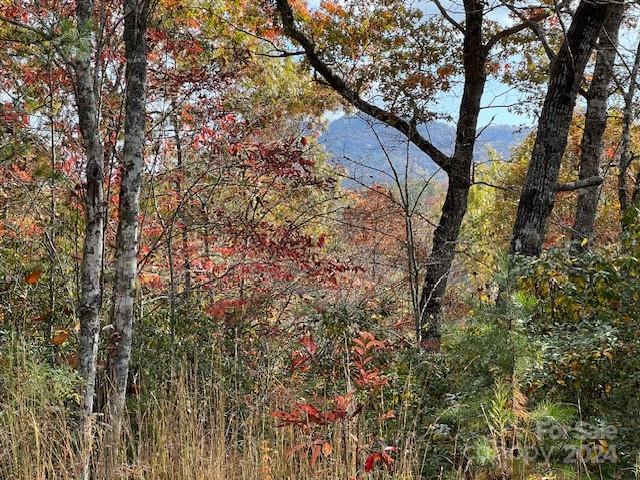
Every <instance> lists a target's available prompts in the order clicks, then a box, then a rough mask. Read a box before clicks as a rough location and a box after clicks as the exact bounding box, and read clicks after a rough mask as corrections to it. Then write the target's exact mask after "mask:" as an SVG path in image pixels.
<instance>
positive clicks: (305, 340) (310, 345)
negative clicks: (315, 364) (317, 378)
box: [300, 336, 318, 355]
mask: <svg viewBox="0 0 640 480" xmlns="http://www.w3.org/2000/svg"><path fill="white" fill-rule="evenodd" d="M300 343H301V344H302V345H303V346H304V348H306V349H307V351H308V352H309V353H310V354H311V355H313V354H314V353H316V351H317V350H318V344H317V343H316V342H314V341H313V338H311V336H306V337H302V338H301V339H300Z"/></svg>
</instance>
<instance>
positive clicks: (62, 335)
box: [51, 330, 70, 346]
mask: <svg viewBox="0 0 640 480" xmlns="http://www.w3.org/2000/svg"><path fill="white" fill-rule="evenodd" d="M69 335H70V333H69V331H68V330H58V331H57V332H56V334H55V335H54V336H53V338H52V339H51V344H52V345H56V346H59V345H62V344H63V343H64V342H66V341H67V340H68V339H69Z"/></svg>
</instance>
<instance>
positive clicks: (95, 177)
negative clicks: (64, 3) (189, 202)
mask: <svg viewBox="0 0 640 480" xmlns="http://www.w3.org/2000/svg"><path fill="white" fill-rule="evenodd" d="M93 7H94V3H93V0H79V1H78V2H77V5H76V22H77V29H78V36H79V39H80V45H79V48H78V55H77V57H76V58H75V59H73V60H72V66H73V70H74V73H75V94H76V105H77V109H78V122H79V126H80V133H81V135H82V138H83V140H84V149H85V155H86V169H85V172H86V173H85V175H86V179H85V181H86V188H85V217H86V220H85V221H86V224H85V238H84V249H83V254H82V265H81V293H80V300H79V309H78V310H79V317H80V345H79V352H78V360H79V364H80V372H81V375H82V378H83V382H84V385H83V389H82V397H83V416H84V434H83V435H84V441H85V443H86V444H90V442H91V437H92V425H91V420H90V416H91V415H92V413H93V402H94V397H95V383H96V370H97V360H98V339H99V334H100V309H101V307H102V278H101V277H102V261H103V253H104V252H103V250H104V244H103V241H104V222H105V210H104V186H103V182H104V150H103V145H102V140H101V138H100V130H99V121H98V118H99V113H98V111H99V109H98V106H97V102H98V96H99V91H98V87H97V86H96V84H95V78H96V72H95V69H96V66H95V65H94V64H93V59H94V58H97V57H98V56H97V54H96V51H95V47H94V41H95V39H94V31H95V30H94V29H95V27H94V22H93ZM85 448H86V446H85ZM88 465H89V464H88V460H87V461H86V463H85V465H84V469H85V471H84V475H85V477H86V476H88V474H89V471H88Z"/></svg>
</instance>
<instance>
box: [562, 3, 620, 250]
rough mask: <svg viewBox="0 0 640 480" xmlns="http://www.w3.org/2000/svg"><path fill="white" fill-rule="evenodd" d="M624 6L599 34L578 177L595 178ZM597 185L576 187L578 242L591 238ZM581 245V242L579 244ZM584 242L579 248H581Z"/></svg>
mask: <svg viewBox="0 0 640 480" xmlns="http://www.w3.org/2000/svg"><path fill="white" fill-rule="evenodd" d="M623 13H624V5H623V4H622V3H614V4H613V5H612V6H611V7H610V9H609V14H608V15H607V20H606V22H605V24H604V26H603V28H602V31H601V33H600V40H599V42H598V55H597V58H596V65H595V68H594V71H593V77H592V79H591V85H590V86H589V93H588V95H587V97H588V101H587V113H586V115H585V121H584V133H583V135H582V143H581V154H580V173H579V179H580V180H585V179H587V178H591V177H597V176H598V175H599V173H600V158H601V157H602V150H603V136H604V131H605V128H606V126H607V101H608V99H609V85H610V84H611V79H612V77H613V64H614V61H615V57H616V49H617V48H618V32H619V30H620V24H621V23H622V16H623ZM599 196H600V187H599V186H591V187H586V188H583V189H581V190H580V193H579V195H578V202H577V205H576V214H575V219H574V223H573V231H572V238H573V240H574V241H577V242H582V241H583V240H587V241H589V240H591V238H592V237H593V226H594V224H595V220H596V213H597V210H598V197H599ZM580 245H582V243H580ZM588 245H589V243H588V242H587V243H585V244H584V245H583V246H582V247H581V248H585V247H587V246H588Z"/></svg>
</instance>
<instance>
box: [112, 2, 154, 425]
mask: <svg viewBox="0 0 640 480" xmlns="http://www.w3.org/2000/svg"><path fill="white" fill-rule="evenodd" d="M124 13H125V17H124V42H125V51H126V62H127V65H126V72H125V75H126V79H127V83H126V99H125V126H124V146H123V154H122V155H123V156H122V181H121V185H120V196H119V212H118V219H119V225H118V234H117V237H116V270H115V274H116V278H115V286H114V292H113V297H114V298H113V317H112V324H113V327H114V333H113V335H112V338H111V342H112V345H111V347H112V348H111V349H110V353H111V356H110V358H109V372H108V385H109V398H108V403H109V415H110V418H111V421H112V424H114V429H115V432H116V433H118V429H117V425H118V424H119V423H120V417H121V415H122V412H123V409H124V403H125V394H126V390H127V376H128V373H129V361H130V358H131V342H132V336H133V304H134V293H135V292H134V288H135V287H134V284H135V280H136V275H137V268H138V262H137V253H138V233H139V232H138V230H139V228H138V215H139V212H140V186H141V182H142V171H143V168H144V145H145V113H146V110H145V104H146V73H147V44H146V36H145V35H146V27H147V15H148V1H146V0H145V1H142V2H140V1H138V0H124Z"/></svg>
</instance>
